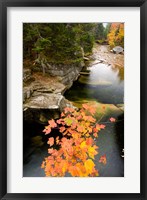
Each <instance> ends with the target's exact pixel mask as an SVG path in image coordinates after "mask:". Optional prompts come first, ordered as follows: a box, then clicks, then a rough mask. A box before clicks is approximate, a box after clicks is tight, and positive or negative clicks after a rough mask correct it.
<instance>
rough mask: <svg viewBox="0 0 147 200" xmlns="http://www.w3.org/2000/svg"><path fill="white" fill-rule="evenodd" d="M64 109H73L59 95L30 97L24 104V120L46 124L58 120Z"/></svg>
mask: <svg viewBox="0 0 147 200" xmlns="http://www.w3.org/2000/svg"><path fill="white" fill-rule="evenodd" d="M65 107H73V105H72V104H71V102H69V101H68V100H67V99H65V98H64V96H63V95H61V94H54V93H52V94H47V93H44V94H39V95H38V96H37V95H36V96H32V97H31V98H30V99H28V100H27V102H26V103H25V104H24V119H25V120H26V121H36V122H39V123H46V122H47V121H48V120H49V119H51V118H54V119H57V118H59V117H60V113H61V112H62V111H63V109H64V108H65Z"/></svg>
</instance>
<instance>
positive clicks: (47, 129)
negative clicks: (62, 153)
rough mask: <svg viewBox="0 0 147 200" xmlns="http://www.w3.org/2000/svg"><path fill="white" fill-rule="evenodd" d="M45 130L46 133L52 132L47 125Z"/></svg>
mask: <svg viewBox="0 0 147 200" xmlns="http://www.w3.org/2000/svg"><path fill="white" fill-rule="evenodd" d="M43 132H44V133H45V135H47V134H49V133H50V132H51V128H50V126H46V127H45V129H44V130H43Z"/></svg>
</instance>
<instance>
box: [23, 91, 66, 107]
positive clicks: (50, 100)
mask: <svg viewBox="0 0 147 200" xmlns="http://www.w3.org/2000/svg"><path fill="white" fill-rule="evenodd" d="M62 98H63V96H62V95H60V94H47V93H45V94H40V95H38V96H34V97H31V98H30V99H29V101H28V102H27V103H25V104H24V107H27V108H34V109H50V110H52V109H59V106H60V101H61V100H62Z"/></svg>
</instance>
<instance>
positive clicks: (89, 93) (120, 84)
mask: <svg viewBox="0 0 147 200" xmlns="http://www.w3.org/2000/svg"><path fill="white" fill-rule="evenodd" d="M89 70H90V74H89V75H88V73H87V75H81V76H80V78H79V79H78V81H76V82H75V83H74V85H73V87H72V88H70V90H69V91H67V92H66V93H65V96H66V98H67V99H69V100H71V101H81V100H82V99H84V100H89V99H92V100H96V101H99V102H102V103H111V104H121V103H124V102H123V99H124V98H123V96H124V68H119V67H112V66H110V65H106V64H102V63H100V64H96V65H93V66H92V67H88V68H87V69H86V70H85V71H88V72H89Z"/></svg>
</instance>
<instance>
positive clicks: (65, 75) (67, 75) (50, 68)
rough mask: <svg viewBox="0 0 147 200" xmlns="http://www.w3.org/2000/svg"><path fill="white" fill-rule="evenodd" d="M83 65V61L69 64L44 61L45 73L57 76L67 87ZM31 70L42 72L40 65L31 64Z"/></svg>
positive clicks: (76, 76)
mask: <svg viewBox="0 0 147 200" xmlns="http://www.w3.org/2000/svg"><path fill="white" fill-rule="evenodd" d="M83 66H84V62H80V63H76V64H70V65H68V64H52V63H46V67H45V73H46V74H49V75H50V76H53V77H58V79H59V80H60V82H61V83H63V84H64V85H66V86H67V88H70V87H71V85H72V84H73V81H75V80H76V79H77V78H78V76H79V72H80V71H81V70H82V68H83ZM32 70H33V71H39V72H42V66H41V65H40V67H39V65H37V66H33V68H32Z"/></svg>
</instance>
